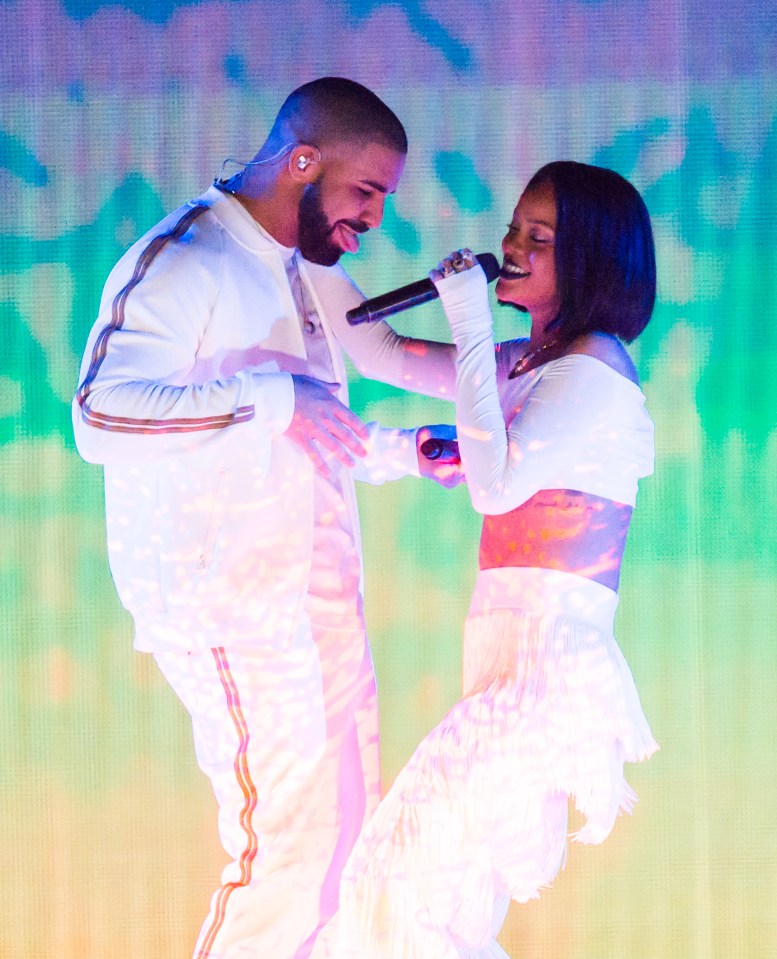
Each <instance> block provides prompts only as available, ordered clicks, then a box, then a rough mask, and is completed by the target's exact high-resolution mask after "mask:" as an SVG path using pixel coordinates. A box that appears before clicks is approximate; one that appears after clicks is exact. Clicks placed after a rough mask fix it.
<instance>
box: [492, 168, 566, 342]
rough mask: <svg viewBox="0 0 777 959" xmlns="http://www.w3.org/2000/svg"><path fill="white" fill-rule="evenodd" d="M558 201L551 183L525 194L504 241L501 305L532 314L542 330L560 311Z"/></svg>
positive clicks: (499, 289) (499, 283) (499, 282)
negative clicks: (557, 246)
mask: <svg viewBox="0 0 777 959" xmlns="http://www.w3.org/2000/svg"><path fill="white" fill-rule="evenodd" d="M555 239H556V197H555V193H554V190H553V186H552V184H550V183H540V184H538V185H537V186H535V187H532V188H531V189H528V190H526V191H525V192H524V193H523V195H522V196H521V198H520V200H519V201H518V206H517V207H516V208H515V211H514V212H513V219H512V222H511V223H510V225H509V227H508V228H507V234H506V236H505V238H504V239H503V240H502V254H503V257H504V259H503V262H502V269H501V270H500V271H499V279H498V280H497V284H496V296H497V299H498V300H499V302H500V303H512V304H513V305H515V306H522V307H524V308H525V309H527V310H528V311H529V313H530V314H531V317H532V323H533V325H536V326H538V327H539V328H540V329H541V330H542V329H544V328H545V327H546V326H547V324H548V323H550V322H551V321H552V320H554V319H555V317H556V315H557V314H558V311H559V309H560V307H561V297H560V295H559V291H558V284H557V281H556V259H555V250H554V244H555Z"/></svg>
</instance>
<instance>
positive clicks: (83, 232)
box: [0, 0, 777, 959]
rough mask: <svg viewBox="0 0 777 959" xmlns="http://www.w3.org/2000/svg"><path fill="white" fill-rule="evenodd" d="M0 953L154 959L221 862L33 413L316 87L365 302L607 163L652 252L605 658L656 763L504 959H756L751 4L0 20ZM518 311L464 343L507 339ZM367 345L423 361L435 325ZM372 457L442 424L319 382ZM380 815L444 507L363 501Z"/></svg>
mask: <svg viewBox="0 0 777 959" xmlns="http://www.w3.org/2000/svg"><path fill="white" fill-rule="evenodd" d="M0 38H1V39H0V43H2V45H3V56H2V59H1V60H0V102H1V103H2V113H1V114H0V182H2V187H3V189H2V197H3V203H2V205H0V238H1V242H2V266H0V269H1V270H2V274H0V317H1V320H0V329H1V330H2V342H1V345H0V356H1V357H2V367H1V368H0V484H1V487H0V512H1V513H2V524H3V525H2V529H3V549H2V552H0V608H1V609H2V623H3V626H2V647H1V655H2V670H1V671H0V710H1V711H2V729H3V734H2V741H3V746H2V752H0V797H1V799H2V809H3V816H2V818H0V848H1V849H2V851H3V859H4V868H3V870H2V873H0V901H1V902H2V909H1V910H0V953H1V954H2V955H7V956H14V957H17V959H33V957H47V959H48V957H52V956H57V957H60V959H92V957H93V959H103V957H107V956H111V957H112V959H125V957H126V959H129V957H133V959H138V957H149V959H155V957H160V956H187V955H188V954H189V949H190V948H191V944H192V940H193V937H194V935H195V933H196V930H197V928H198V925H199V919H200V916H201V914H202V913H203V910H204V908H205V905H206V902H207V899H208V895H209V892H210V890H211V888H212V885H213V883H214V881H215V879H216V876H217V874H218V871H219V868H220V865H221V862H222V853H221V852H220V850H219V847H218V844H217V840H216V836H215V822H214V806H213V801H212V799H211V796H210V792H209V786H208V784H207V782H206V781H205V779H204V778H203V777H202V776H201V774H200V773H199V771H198V770H197V768H196V766H195V763H194V760H193V757H192V750H191V745H190V739H189V731H188V728H187V717H186V716H185V715H184V714H183V712H182V710H181V708H180V707H179V706H178V704H177V701H176V700H175V698H174V697H173V695H172V694H171V693H170V692H169V691H168V690H167V688H166V687H165V685H164V683H163V681H162V679H161V678H160V676H158V675H157V673H156V671H155V667H154V664H153V662H152V661H150V660H149V659H146V658H144V657H142V656H141V655H139V654H134V653H132V651H131V648H130V646H131V631H130V623H129V621H128V618H127V616H126V615H125V613H124V612H123V610H122V609H121V607H120V606H119V604H118V601H117V599H116V597H115V595H114V592H113V588H112V584H111V582H110V577H109V573H108V569H107V561H106V552H105V543H104V538H105V530H104V522H103V516H102V487H101V476H100V471H99V469H98V468H96V467H89V466H87V465H86V464H84V463H82V462H81V461H80V460H79V458H78V457H77V455H76V453H75V451H74V448H73V441H72V437H71V432H70V425H69V409H68V404H69V400H70V396H71V395H72V392H73V390H74V388H75V385H76V378H77V367H78V360H79V357H80V353H81V351H82V349H83V345H84V341H85V338H86V333H87V331H88V329H89V327H90V325H91V323H92V321H93V318H94V315H95V312H96V308H97V303H98V298H99V294H100V290H101V286H102V282H103V280H104V279H105V276H106V275H107V273H108V271H109V269H110V267H111V266H112V264H113V262H114V261H115V260H116V259H117V258H118V256H119V255H120V253H121V252H122V250H123V249H125V247H126V246H127V245H128V244H129V243H130V241H131V240H133V239H134V238H135V237H136V236H137V235H139V234H140V233H141V232H142V231H143V230H145V229H146V228H147V227H148V226H150V225H151V224H153V223H154V222H155V221H156V220H157V219H158V218H159V217H160V216H161V215H162V213H163V212H166V211H168V210H170V209H173V208H174V207H175V206H177V205H178V204H179V203H180V202H182V201H183V200H185V199H187V198H189V197H191V196H194V195H196V194H197V193H199V192H201V190H202V189H204V187H205V186H207V184H208V183H209V182H210V180H211V179H212V178H213V176H214V175H215V174H216V173H217V172H218V170H219V167H220V164H221V161H222V159H223V158H224V157H226V156H238V157H244V158H248V157H249V156H251V155H253V153H254V152H255V150H256V148H257V147H258V146H259V145H260V143H261V141H262V138H263V135H264V133H265V132H266V130H267V128H268V124H269V121H270V120H271V119H272V117H273V116H274V114H275V111H276V110H277V108H278V107H279V105H280V103H281V102H282V100H283V98H284V97H285V95H286V93H288V92H289V91H290V90H291V89H293V88H294V87H295V86H297V85H299V84H300V83H302V82H304V81H306V80H309V79H312V78H313V77H315V76H318V75H322V74H327V73H333V74H341V75H346V76H350V77H353V78H354V79H357V80H360V81H362V82H364V83H366V84H367V85H369V86H372V87H373V88H375V89H376V90H377V91H378V92H379V93H380V94H381V95H382V96H383V97H384V98H385V99H386V100H387V101H388V102H389V104H390V105H391V106H392V107H393V108H394V109H395V110H396V111H397V113H398V114H399V115H400V117H401V118H402V119H403V121H404V122H405V124H406V126H407V129H408V132H409V135H410V138H411V153H410V157H409V163H408V167H407V171H406V174H405V177H404V180H403V182H402V184H401V186H400V190H399V192H398V193H397V195H396V197H395V198H393V200H392V202H391V204H390V206H389V209H388V211H387V215H386V220H385V225H384V228H383V229H382V230H381V231H380V232H379V233H376V234H375V235H371V236H370V237H369V238H367V239H366V241H365V242H364V244H363V249H362V252H360V253H359V255H358V256H357V257H355V258H351V259H350V268H351V270H352V272H353V274H354V275H355V276H356V277H357V279H358V280H359V282H360V283H361V284H362V286H363V287H364V288H365V289H366V290H367V291H369V292H372V293H378V292H383V291H384V290H386V289H390V288H392V287H395V286H398V285H401V284H402V283H405V282H408V281H410V280H412V279H416V278H417V277H419V276H422V275H424V274H425V272H426V271H427V270H428V269H429V267H430V266H432V265H434V263H436V262H437V260H438V259H439V258H440V256H441V255H442V254H444V253H446V252H447V251H448V250H450V249H452V248H454V247H458V246H461V245H463V244H468V245H470V246H472V247H473V248H477V249H480V250H486V249H493V250H496V247H497V245H498V241H499V238H500V237H501V235H502V233H503V229H504V224H505V223H506V221H507V220H508V219H509V215H510V211H511V210H512V207H513V205H514V202H515V200H516V198H517V195H518V193H519V192H520V189H521V187H522V186H523V184H524V183H525V182H526V180H527V178H528V176H529V175H530V174H531V173H532V172H533V171H534V169H536V168H537V167H538V166H539V165H540V164H542V163H544V162H546V161H548V160H551V159H557V158H570V159H577V160H583V161H588V162H594V163H600V164H603V165H606V166H611V167H613V168H615V169H616V170H618V171H619V172H621V173H623V174H625V175H626V176H628V177H629V178H631V179H632V180H633V181H634V183H635V184H636V185H637V186H638V187H639V188H640V189H641V190H642V192H643V194H644V196H645V199H646V201H647V204H648V207H649V209H650V211H651V214H652V217H653V222H654V226H655V234H656V240H657V245H658V257H659V274H660V294H659V304H658V308H657V310H656V313H655V316H654V319H653V321H652V323H651V325H650V326H649V327H648V330H647V331H646V333H645V335H644V336H643V337H642V338H641V340H640V341H639V342H638V343H637V344H635V347H634V349H633V351H632V353H633V356H634V359H635V361H636V362H637V365H638V368H639V370H640V374H641V376H642V379H643V383H644V388H645V392H646V393H647V396H648V400H649V404H650V409H651V411H652V414H653V417H654V419H655V421H656V426H657V470H656V474H655V476H654V477H653V478H651V479H650V480H648V481H646V482H645V483H644V484H643V488H642V490H641V493H640V499H639V504H638V509H637V512H636V516H635V522H634V525H633V528H632V533H631V535H630V541H629V546H628V551H627V559H626V564H625V567H624V574H623V580H622V600H621V608H620V611H619V614H618V621H617V630H618V635H619V638H620V642H621V645H622V647H623V649H624V651H625V653H626V655H627V657H628V659H629V661H630V663H631V665H632V669H633V672H634V674H635V677H636V679H637V683H638V686H639V688H640V691H641V695H642V699H643V705H644V707H645V711H646V713H647V715H648V717H649V718H650V720H651V723H652V725H653V729H654V732H655V734H656V736H657V738H658V739H659V741H660V743H661V746H662V750H661V752H660V753H659V754H658V755H657V756H655V757H654V758H653V759H652V760H651V761H650V762H649V763H648V764H646V765H644V766H641V767H637V768H634V769H633V770H632V772H631V781H632V783H633V784H634V786H635V788H636V789H637V791H638V792H639V794H640V797H641V802H640V804H639V805H638V806H637V808H636V810H635V813H634V815H633V816H632V817H630V818H624V819H621V820H620V821H619V823H618V825H617V827H616V829H615V832H614V834H613V836H612V837H611V839H610V840H609V841H608V842H607V843H606V844H605V845H604V846H603V847H598V848H582V847H574V848H572V849H571V851H570V856H569V861H568V864H567V867H566V870H565V871H564V872H563V873H562V874H561V875H560V876H559V878H558V880H557V882H556V883H555V885H554V887H553V888H552V889H551V890H549V891H548V892H547V893H546V894H545V895H544V896H543V898H542V899H541V900H540V901H539V902H536V903H531V904H529V905H527V906H523V907H514V908H513V909H512V910H511V912H510V916H509V918H508V923H507V925H506V927H505V930H504V933H503V936H502V941H503V944H504V945H505V947H506V948H507V949H508V950H509V951H510V952H511V953H512V954H513V955H514V956H516V957H519V956H520V957H532V959H551V957H553V959H562V957H563V959H622V957H625V956H628V957H631V959H691V957H693V959H712V957H721V959H723V957H726V959H729V957H737V959H742V957H769V956H772V955H775V954H777V910H775V907H774V903H775V900H777V825H776V824H775V823H776V818H775V816H774V814H773V812H772V809H771V801H770V800H771V797H772V796H774V795H775V793H777V762H776V761H775V759H774V746H773V741H774V735H775V729H777V707H776V706H775V701H776V699H777V697H775V694H774V690H775V688H776V687H777V657H776V656H775V650H774V645H775V643H774V641H775V632H776V630H775V607H776V606H777V598H776V596H777V590H776V587H777V550H776V549H775V547H774V539H775V493H777V433H776V432H775V426H774V421H775V416H774V413H775V408H776V407H777V385H775V384H776V383H777V324H775V294H774V286H775V283H776V282H777V225H776V224H777V116H776V114H777V95H776V94H777V68H775V64H776V63H777V16H775V11H774V8H773V5H770V4H769V3H764V2H762V0H740V2H739V3H737V4H735V5H731V4H723V5H713V4H710V3H709V2H708V0H645V2H639V0H620V2H616V0H599V2H596V0H589V2H583V0H566V2H562V0H556V2H551V0H538V2H535V3H533V4H524V3H518V2H507V0H504V2H499V0H490V2H482V3H478V4H473V3H472V0H446V2H445V3H435V2H432V0H429V2H423V0H394V2H387V0H327V2H322V3H318V4H311V3H309V2H308V0H283V2H280V0H278V2H275V0H272V2H271V0H240V2H237V0H235V2H227V0H224V2H203V3H197V2H193V0H178V2H176V0H164V2H163V0H159V2H142V0H127V2H125V3H123V4H121V3H118V2H107V0H106V2H103V0H28V2H2V3H0ZM517 322H519V321H518V320H517V319H516V314H514V313H510V314H509V315H507V314H506V313H504V312H498V313H497V326H498V333H499V335H501V336H508V335H514V333H515V332H516V331H518V332H521V329H520V327H516V323H517ZM399 325H400V328H401V329H402V330H403V331H406V332H417V333H419V334H421V335H425V336H436V337H440V338H444V337H445V336H446V330H445V325H444V324H443V323H442V322H441V316H440V313H439V308H437V309H435V307H434V306H433V305H430V306H427V307H423V308H421V309H419V310H416V311H414V312H413V313H408V314H405V315H403V317H402V318H401V324H399ZM354 380H355V381H354V385H353V397H354V403H355V406H356V408H357V410H358V411H359V412H361V413H363V414H364V415H365V417H367V418H379V419H381V420H382V421H384V422H386V423H387V424H395V425H412V424H415V423H420V422H427V421H432V422H434V421H438V420H440V419H449V418H450V417H451V416H452V412H451V410H450V408H449V407H447V406H446V405H445V404H443V403H432V402H430V401H428V400H423V399H418V398H414V397H412V396H409V395H403V394H401V393H399V392H398V391H394V390H390V389H386V388H384V387H381V386H379V385H376V384H373V383H368V382H365V381H357V380H356V378H354ZM361 502H362V507H363V518H364V535H365V541H366V557H365V558H366V574H367V583H368V596H367V599H368V618H369V622H370V626H371V635H372V639H373V645H374V651H375V658H376V664H377V669H378V675H379V681H380V687H381V695H382V722H383V761H384V771H385V779H386V784H388V783H389V782H390V780H391V779H392V777H393V776H394V775H395V773H396V771H397V769H398V768H399V767H400V765H401V764H402V763H403V761H404V760H405V759H406V758H407V756H408V755H409V753H410V751H411V749H412V748H413V746H414V744H415V743H416V742H417V741H418V740H419V739H420V737H421V736H422V735H423V734H424V732H426V731H427V730H428V729H429V728H430V727H431V726H432V725H433V723H434V722H435V721H437V720H438V719H439V718H440V717H441V716H442V714H443V713H444V711H445V710H446V708H447V707H448V706H449V705H450V704H451V703H452V702H453V701H454V699H455V698H456V696H457V693H458V685H459V664H460V632H461V623H462V619H463V615H464V611H465V608H466V604H467V598H468V593H469V589H470V586H471V584H472V581H473V579H474V573H475V563H476V537H477V530H478V522H477V518H476V517H475V516H474V514H473V513H472V511H471V509H470V507H469V505H468V500H467V497H466V493H465V491H464V490H456V491H453V492H449V493H446V492H444V491H442V490H439V489H436V488H429V487H427V486H426V485H424V484H422V483H420V482H419V481H414V480H405V481H403V482H401V483H397V484H394V485H392V486H390V487H383V488H381V489H377V490H374V489H368V490H365V491H363V493H362V495H361Z"/></svg>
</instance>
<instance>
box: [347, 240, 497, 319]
mask: <svg viewBox="0 0 777 959" xmlns="http://www.w3.org/2000/svg"><path fill="white" fill-rule="evenodd" d="M475 259H476V260H477V261H478V263H479V264H480V265H481V266H482V267H483V272H484V273H485V274H486V280H487V281H488V282H489V283H490V282H491V281H492V280H495V279H496V278H497V277H498V276H499V262H498V260H497V258H496V257H495V256H494V254H493V253H478V255H477V256H476V257H475ZM439 295H440V294H439V293H438V292H437V287H436V286H435V285H434V283H432V281H431V280H430V279H428V278H427V279H425V280H416V282H415V283H408V284H407V286H400V288H399V289H398V290H391V292H390V293H383V294H382V295H381V296H374V297H372V299H370V300H365V301H364V303H362V304H360V305H359V306H356V307H354V308H353V309H352V310H348V312H347V313H346V314H345V318H346V319H347V320H348V322H349V323H350V324H351V326H357V325H358V324H359V323H374V322H375V321H376V320H382V319H383V318H384V317H386V316H391V315H392V314H394V313H400V312H401V311H402V310H409V309H410V307H411V306H419V304H421V303H428V302H429V300H434V299H436V298H437V297H438V296H439Z"/></svg>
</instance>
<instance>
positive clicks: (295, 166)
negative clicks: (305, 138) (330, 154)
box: [288, 143, 321, 183]
mask: <svg viewBox="0 0 777 959" xmlns="http://www.w3.org/2000/svg"><path fill="white" fill-rule="evenodd" d="M320 162H321V151H320V150H319V149H318V147H314V146H312V144H310V143H299V144H297V146H295V147H294V149H293V150H292V151H291V153H290V154H289V161H288V165H289V174H290V176H291V178H292V179H293V180H297V181H298V182H299V181H301V182H303V183H312V182H313V181H314V180H316V179H318V176H319V170H318V169H317V166H318V164H319V163H320Z"/></svg>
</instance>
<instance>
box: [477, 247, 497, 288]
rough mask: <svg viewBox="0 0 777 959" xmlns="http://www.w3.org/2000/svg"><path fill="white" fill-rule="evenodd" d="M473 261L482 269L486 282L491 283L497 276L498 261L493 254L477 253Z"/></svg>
mask: <svg viewBox="0 0 777 959" xmlns="http://www.w3.org/2000/svg"><path fill="white" fill-rule="evenodd" d="M475 259H476V260H477V261H478V263H479V264H480V265H481V266H482V267H483V272H484V273H485V274H486V280H487V281H488V282H489V283H491V281H492V280H495V279H496V278H497V277H498V276H499V260H497V258H496V257H495V256H494V254H493V253H478V254H477V256H476V257H475Z"/></svg>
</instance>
